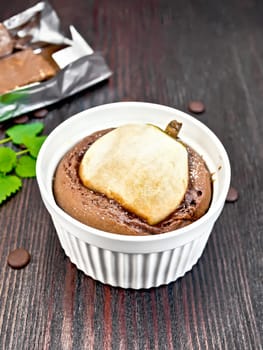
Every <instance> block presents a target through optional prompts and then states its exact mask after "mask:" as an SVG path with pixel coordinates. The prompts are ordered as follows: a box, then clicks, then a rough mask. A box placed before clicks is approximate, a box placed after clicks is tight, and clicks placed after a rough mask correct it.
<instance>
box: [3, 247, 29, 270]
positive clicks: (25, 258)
mask: <svg viewBox="0 0 263 350" xmlns="http://www.w3.org/2000/svg"><path fill="white" fill-rule="evenodd" d="M29 262H30V254H29V252H28V251H27V250H26V249H24V248H17V249H15V250H13V251H12V252H11V253H10V254H9V255H8V258H7V263H8V265H9V266H10V267H12V268H13V269H22V268H23V267H25V266H26V265H27V264H28V263H29Z"/></svg>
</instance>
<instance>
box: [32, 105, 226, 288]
mask: <svg viewBox="0 0 263 350" xmlns="http://www.w3.org/2000/svg"><path fill="white" fill-rule="evenodd" d="M173 119H176V120H178V121H180V122H182V123H183V127H182V129H181V131H180V137H181V138H182V139H183V140H184V141H185V142H186V143H187V144H189V145H190V146H192V147H193V148H194V149H195V150H196V151H197V152H199V154H201V155H202V156H203V158H204V159H205V161H206V163H207V165H208V167H209V169H210V171H211V173H212V174H213V200H212V203H211V206H210V208H209V210H208V212H207V213H206V214H205V215H204V216H203V217H202V218H200V219H199V220H197V221H196V222H194V223H192V224H191V225H189V226H187V227H184V228H181V229H178V230H175V231H172V232H168V233H165V234H160V235H153V236H138V237H135V236H125V235H119V234H113V233H108V232H104V231H100V230H98V229H95V228H92V227H89V226H86V225H84V224H82V223H80V222H78V221H77V220H75V219H73V218H72V217H71V216H70V215H68V214H66V213H65V212H64V211H63V210H62V209H61V208H59V207H58V206H57V204H56V202H55V199H54V196H53V191H52V179H53V175H54V171H55V168H56V166H57V164H58V162H59V160H60V159H61V158H62V157H63V155H64V154H65V153H66V151H67V150H69V149H70V148H71V147H72V146H73V145H75V144H76V143H77V142H78V141H80V140H81V139H82V138H84V137H85V136H87V135H89V134H91V133H92V132H94V131H97V130H101V129H105V128H108V127H116V126H118V125H122V124H126V123H138V122H139V123H153V124H155V125H157V126H160V127H161V128H165V126H166V125H167V124H168V123H169V122H170V121H171V120H173ZM37 181H38V185H39V189H40V193H41V196H42V199H43V202H44V204H45V206H46V208H47V210H48V211H49V213H50V215H51V217H52V219H53V223H54V226H55V228H56V231H57V234H58V237H59V240H60V242H61V245H62V247H63V249H64V251H65V253H66V255H67V256H68V257H69V258H70V260H71V262H72V263H74V264H75V265H76V266H77V267H78V268H79V269H80V270H82V271H83V272H84V273H85V274H87V275H88V276H91V277H92V278H94V279H96V280H98V281H100V282H102V283H106V284H110V285H112V286H119V287H123V288H135V289H139V288H150V287H157V286H159V285H162V284H167V283H169V282H172V281H175V280H176V279H177V278H178V277H180V276H183V275H184V274H185V273H186V272H187V271H189V270H190V269H191V268H192V267H193V265H194V264H196V262H197V260H198V259H199V258H200V256H201V255H202V252H203V250H204V248H205V245H206V242H207V240H208V237H209V235H210V233H211V230H212V228H213V226H214V223H215V221H216V220H217V218H218V217H219V215H220V213H221V211H222V209H223V206H224V203H225V198H226V195H227V192H228V189H229V184H230V164H229V159H228V156H227V154H226V151H225V149H224V147H223V145H222V144H221V142H220V141H219V140H218V138H217V137H216V136H215V135H214V133H213V132H212V131H210V130H209V129H208V128H207V127H206V126H205V125H204V124H202V123H201V122H199V121H198V120H196V119H195V118H193V117H191V116H189V115H187V114H186V113H183V112H181V111H178V110H176V109H174V108H170V107H167V106H162V105H157V104H152V103H144V102H119V103H111V104H106V105H102V106H98V107H94V108H91V109H88V110H86V111H83V112H81V113H78V114H77V115H75V116H73V117H71V118H69V119H68V120H66V121H65V122H63V123H62V124H60V125H59V126H58V127H57V128H55V129H54V130H53V131H52V132H51V134H50V135H49V136H48V137H47V139H46V141H45V142H44V144H43V146H42V148H41V150H40V153H39V155H38V160H37Z"/></svg>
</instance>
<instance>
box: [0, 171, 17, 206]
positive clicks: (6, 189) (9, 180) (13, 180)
mask: <svg viewBox="0 0 263 350" xmlns="http://www.w3.org/2000/svg"><path fill="white" fill-rule="evenodd" d="M21 186H22V181H21V180H20V179H19V177H17V176H15V175H4V174H1V173H0V204H1V203H2V202H4V201H5V200H6V199H7V198H8V197H10V196H11V195H12V194H14V193H15V192H17V191H18V190H19V189H20V187H21Z"/></svg>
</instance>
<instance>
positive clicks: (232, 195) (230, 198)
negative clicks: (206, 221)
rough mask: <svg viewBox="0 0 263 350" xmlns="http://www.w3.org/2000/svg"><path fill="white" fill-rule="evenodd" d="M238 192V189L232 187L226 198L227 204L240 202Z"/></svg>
mask: <svg viewBox="0 0 263 350" xmlns="http://www.w3.org/2000/svg"><path fill="white" fill-rule="evenodd" d="M238 197H239V196H238V191H237V189H235V188H234V187H230V188H229V191H228V194H227V197H226V202H228V203H233V202H236V201H237V200H238Z"/></svg>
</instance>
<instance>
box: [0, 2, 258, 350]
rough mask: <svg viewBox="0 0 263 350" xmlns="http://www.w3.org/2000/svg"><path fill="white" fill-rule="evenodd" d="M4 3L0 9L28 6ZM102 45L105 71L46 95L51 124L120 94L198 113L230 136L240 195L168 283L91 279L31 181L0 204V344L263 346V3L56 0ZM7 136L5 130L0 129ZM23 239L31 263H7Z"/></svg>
mask: <svg viewBox="0 0 263 350" xmlns="http://www.w3.org/2000/svg"><path fill="white" fill-rule="evenodd" d="M34 3H35V2H34V1H33V0H23V1H19V0H14V1H12V2H8V1H2V2H1V15H0V16H1V18H0V20H3V19H5V18H7V17H9V16H11V15H13V14H15V13H17V12H19V11H21V10H23V9H25V8H27V7H29V6H30V5H32V4H34ZM51 3H52V5H53V6H54V8H55V9H56V10H57V12H58V14H59V16H60V17H61V18H62V20H63V28H64V29H66V28H68V26H69V25H70V24H73V25H74V26H76V28H77V29H78V30H79V31H80V32H81V33H82V35H83V36H84V37H85V39H86V40H87V41H88V42H89V43H90V44H91V46H92V47H93V48H94V49H95V50H96V51H100V52H102V54H103V55H104V56H105V58H106V60H107V62H108V64H109V66H110V68H111V69H112V70H113V72H114V74H113V76H112V77H111V78H110V80H109V81H107V82H104V83H101V84H99V85H97V86H96V87H94V88H91V89H88V90H86V91H83V92H82V93H80V94H79V95H77V96H74V97H73V98H70V99H68V100H66V101H63V102H61V103H59V104H57V105H55V106H52V107H50V109H49V114H48V115H47V117H46V118H45V119H44V123H45V133H49V132H50V131H51V130H52V129H53V128H54V127H55V126H56V125H58V124H59V123H61V122H62V121H64V120H65V119H67V118H68V117H70V116H71V115H73V114H75V113H77V112H79V111H82V110H84V109H86V108H89V107H92V106H95V105H100V104H103V103H108V102H113V101H121V100H126V99H128V100H139V101H149V102H155V103H161V104H165V105H169V106H172V107H176V108H178V109H181V110H183V111H186V110H187V104H188V102H189V101H190V100H202V101H203V102H204V103H205V105H206V112H205V113H204V114H202V115H200V116H197V117H198V119H200V120H201V121H202V122H204V123H205V124H206V125H207V126H208V127H210V128H211V129H212V130H213V131H214V132H215V133H216V134H217V135H218V137H219V138H220V139H221V141H222V142H223V144H224V145H225V147H226V149H227V151H228V153H229V157H230V160H231V164H232V184H233V185H234V186H235V187H236V188H238V190H239V195H240V197H239V200H238V201H237V202H235V203H229V204H226V206H225V208H224V211H223V213H222V215H221V217H220V219H219V221H218V222H217V224H216V226H215V228H214V230H213V232H212V234H211V236H210V239H209V241H208V244H207V247H206V249H205V251H204V253H203V256H202V258H201V259H200V260H199V262H198V263H197V265H196V266H195V267H194V268H193V270H192V271H191V272H189V273H187V274H186V275H185V276H184V277H183V278H180V279H179V280H177V281H176V282H175V283H171V284H169V285H168V286H162V287H159V288H153V289H150V290H139V291H134V290H123V289H120V288H112V287H110V286H105V285H103V284H101V283H98V282H95V281H93V280H92V279H91V278H89V277H87V276H85V275H84V274H83V273H82V272H80V271H78V270H77V269H76V267H75V266H74V265H72V264H71V263H70V261H69V259H68V258H67V257H66V256H65V255H64V252H63V250H62V248H61V247H60V244H59V241H58V238H57V236H56V233H55V229H54V227H53V225H52V222H51V219H50V217H49V215H48V213H47V211H46V210H45V208H44V205H43V203H42V201H41V199H40V194H39V190H38V187H37V183H36V180H35V179H30V180H25V181H24V185H23V189H22V191H20V192H19V193H17V194H16V195H15V196H14V197H12V198H11V199H9V200H7V201H6V202H5V203H4V205H2V206H1V207H0V281H1V283H0V349H1V350H2V349H3V350H6V349H12V350H20V349H29V350H31V349H52V350H53V349H54V350H57V349H77V350H78V349H202V350H203V349H209V350H210V349H231V350H232V349H238V350H239V349H253V350H257V349H261V348H262V347H261V346H262V345H261V344H262V343H261V341H262V320H263V317H262V316H263V315H262V309H263V308H262V280H263V278H262V277H263V276H262V269H263V266H262V251H263V249H262V233H263V215H262V203H263V192H262V180H263V141H262V140H263V115H262V114H263V2H262V1H256V0H254V1H252V0H251V1H250V0H231V1H228V0H225V1H208V0H207V1H205V0H203V1H202V0H197V1H194V0H192V1H175V0H174V1H173V0H170V1H168V0H163V1H162V0H159V1H158V0H133V1H128V0H127V1H126V0H123V1H121V0H119V1H118V0H100V1H91V0H85V1H84V0H75V1H74V2H73V1H69V0H63V1H62V0H52V1H51ZM1 137H2V135H1ZM19 246H23V247H25V248H27V249H28V250H29V251H30V253H31V255H32V260H31V263H30V264H29V265H28V266H27V267H26V268H24V269H22V270H13V269H11V268H10V267H9V266H8V265H7V256H8V254H9V252H10V251H11V250H13V249H15V248H17V247H19Z"/></svg>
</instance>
